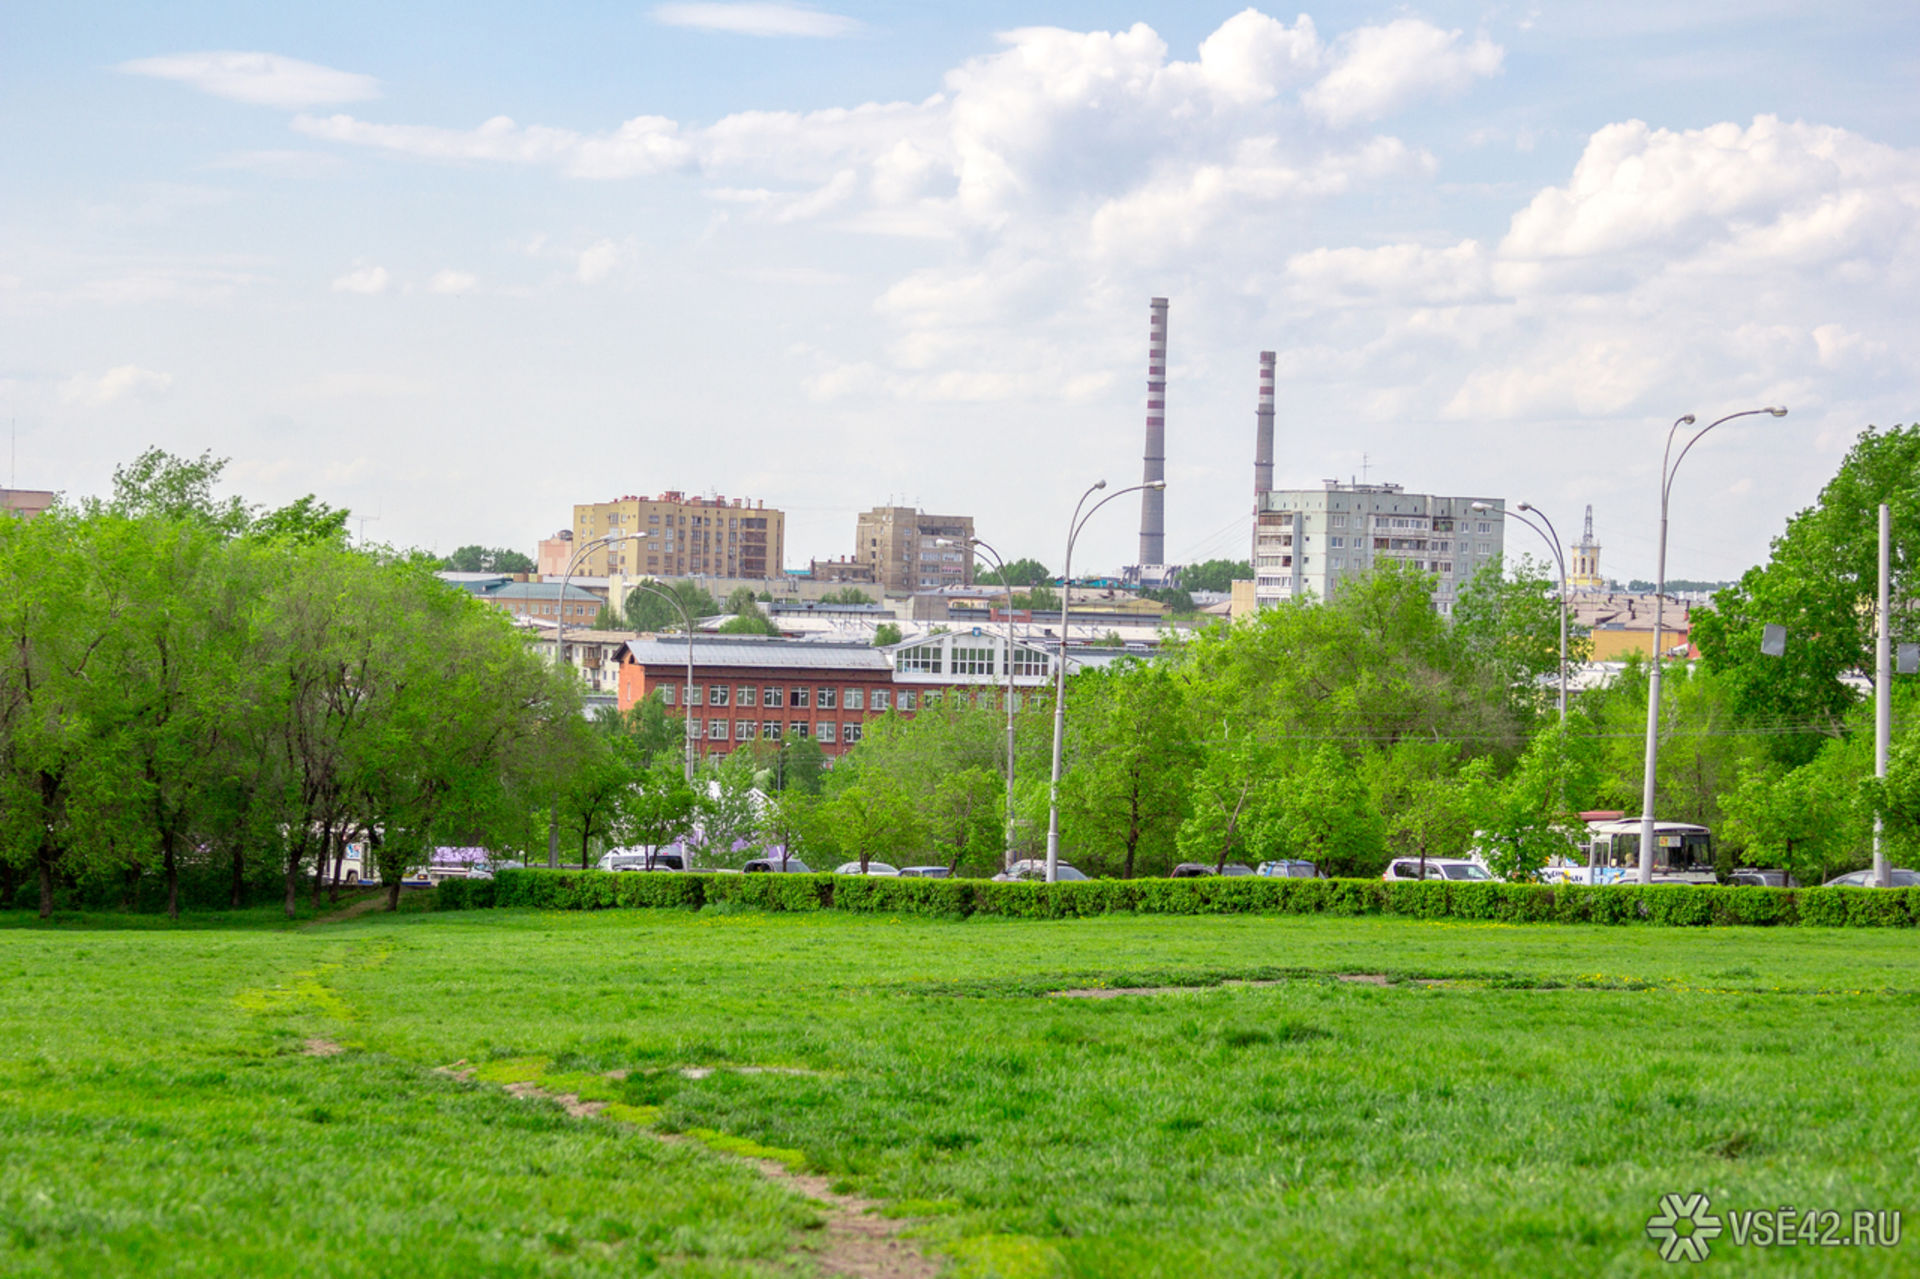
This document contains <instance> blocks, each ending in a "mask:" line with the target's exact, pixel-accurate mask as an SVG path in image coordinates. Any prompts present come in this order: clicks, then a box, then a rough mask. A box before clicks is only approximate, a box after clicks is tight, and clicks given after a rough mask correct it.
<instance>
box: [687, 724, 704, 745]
mask: <svg viewBox="0 0 1920 1279" xmlns="http://www.w3.org/2000/svg"><path fill="white" fill-rule="evenodd" d="M706 726H707V721H705V720H703V719H690V720H688V721H687V736H688V737H691V738H692V739H693V740H694V741H696V742H697V741H699V740H700V730H701V729H703V728H705V727H706Z"/></svg>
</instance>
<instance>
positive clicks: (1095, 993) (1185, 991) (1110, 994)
mask: <svg viewBox="0 0 1920 1279" xmlns="http://www.w3.org/2000/svg"><path fill="white" fill-rule="evenodd" d="M1282 984H1283V983H1282V982H1279V981H1223V982H1218V983H1216V984H1214V985H1211V986H1085V987H1082V988H1080V989H1078V990H1050V991H1048V992H1047V998H1048V999H1118V998H1119V997H1120V996H1122V995H1191V994H1196V993H1199V992H1202V991H1209V990H1225V989H1227V988H1229V987H1239V986H1279V985H1282Z"/></svg>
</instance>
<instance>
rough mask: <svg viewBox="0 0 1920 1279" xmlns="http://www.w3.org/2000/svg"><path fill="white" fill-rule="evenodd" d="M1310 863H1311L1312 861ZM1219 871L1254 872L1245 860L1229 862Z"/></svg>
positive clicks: (1232, 873) (1223, 873)
mask: <svg viewBox="0 0 1920 1279" xmlns="http://www.w3.org/2000/svg"><path fill="white" fill-rule="evenodd" d="M1308 864H1309V865H1311V864H1312V863H1308ZM1219 873H1220V874H1222V875H1226V876H1228V877H1232V876H1234V875H1251V874H1253V867H1251V866H1248V865H1246V864H1245V863H1244V862H1228V863H1227V864H1226V865H1225V866H1222V867H1221V868H1220V872H1219Z"/></svg>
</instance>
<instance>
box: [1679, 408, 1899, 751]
mask: <svg viewBox="0 0 1920 1279" xmlns="http://www.w3.org/2000/svg"><path fill="white" fill-rule="evenodd" d="M1882 502H1885V503H1887V504H1888V505H1889V506H1890V507H1891V512H1892V534H1893V539H1892V542H1893V544H1892V566H1893V567H1892V573H1893V582H1892V594H1893V598H1894V599H1895V600H1910V599H1912V598H1913V597H1914V595H1915V589H1916V587H1920V579H1916V576H1915V575H1916V573H1920V424H1915V425H1911V426H1895V427H1891V428H1888V429H1886V430H1884V431H1883V430H1879V429H1877V428H1873V427H1869V428H1868V429H1867V430H1866V431H1864V432H1862V434H1861V435H1860V437H1859V438H1858V439H1857V440H1856V441H1855V442H1854V445H1853V448H1852V449H1851V450H1850V451H1849V452H1848V454H1847V456H1846V458H1845V460H1844V461H1842V462H1841V464H1840V469H1839V471H1838V473H1837V474H1835V476H1834V477H1833V479H1832V480H1830V481H1828V483H1827V486H1826V487H1825V488H1824V489H1822V490H1821V492H1820V497H1819V499H1818V500H1817V501H1816V502H1815V504H1814V505H1813V506H1811V507H1809V508H1807V509H1806V510H1804V511H1801V512H1800V513H1799V514H1798V515H1795V516H1794V517H1793V518H1792V519H1790V520H1788V521H1787V527H1786V531H1785V532H1784V533H1783V534H1781V535H1780V536H1779V537H1777V538H1775V539H1774V542H1773V549H1772V554H1771V556H1770V557H1769V559H1768V561H1767V563H1766V564H1765V565H1764V566H1762V567H1757V568H1752V569H1749V570H1747V572H1746V573H1745V574H1744V575H1743V576H1742V577H1741V579H1740V581H1739V582H1738V583H1737V584H1735V585H1733V586H1730V587H1728V588H1727V589H1725V590H1723V591H1721V592H1720V593H1719V594H1718V595H1716V596H1715V597H1714V600H1713V605H1712V607H1711V608H1704V609H1696V610H1695V611H1694V614H1693V636H1694V640H1695V642H1696V643H1697V644H1698V645H1699V646H1700V652H1701V654H1702V656H1703V657H1704V658H1705V659H1706V664H1707V666H1708V668H1709V669H1710V670H1712V671H1713V672H1714V673H1715V674H1716V675H1718V676H1719V677H1721V679H1722V680H1724V682H1725V685H1726V687H1727V689H1728V692H1729V695H1730V697H1731V700H1732V704H1733V707H1734V709H1735V711H1736V713H1737V714H1738V716H1739V718H1740V720H1741V722H1742V723H1743V724H1744V725H1746V726H1748V727H1760V728H1770V729H1776V730H1779V731H1778V732H1776V733H1774V734H1773V735H1771V736H1770V737H1768V739H1767V740H1768V742H1769V745H1770V746H1771V748H1772V751H1773V753H1774V755H1775V757H1776V758H1778V759H1780V760H1781V761H1782V762H1783V763H1789V764H1800V763H1804V762H1806V761H1807V760H1809V759H1811V758H1812V757H1813V755H1814V754H1816V753H1817V752H1818V749H1819V745H1820V742H1819V737H1818V736H1817V735H1815V734H1825V735H1827V736H1838V735H1840V734H1841V733H1843V732H1844V731H1845V719H1846V714H1847V711H1848V709H1849V708H1850V707H1851V706H1852V705H1853V703H1854V700H1855V694H1854V692H1853V690H1852V689H1850V688H1849V687H1848V686H1847V685H1846V684H1845V683H1844V682H1843V677H1844V676H1846V675H1847V674H1849V673H1850V672H1854V671H1863V670H1870V669H1871V667H1872V651H1873V626H1874V613H1875V609H1874V607H1873V605H1874V601H1875V599H1876V598H1877V591H1878V581H1879V568H1878V554H1879V551H1878V546H1879V514H1878V510H1879V504H1880V503H1882ZM1768 623H1773V624H1776V625H1780V626H1784V627H1786V629H1787V649H1786V654H1785V655H1784V656H1782V657H1767V656H1765V655H1763V654H1762V653H1761V652H1760V639H1761V632H1762V629H1763V628H1764V627H1765V626H1766V625H1767V624H1768ZM1891 630H1892V632H1893V635H1894V638H1895V640H1896V641H1913V640H1916V639H1920V612H1916V610H1913V609H1910V608H1904V607H1900V608H1895V609H1894V610H1893V613H1892V618H1891ZM1808 729H1810V730H1814V731H1813V733H1809V732H1805V731H1801V730H1808Z"/></svg>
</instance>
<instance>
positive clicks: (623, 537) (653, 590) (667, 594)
mask: <svg viewBox="0 0 1920 1279" xmlns="http://www.w3.org/2000/svg"><path fill="white" fill-rule="evenodd" d="M650 536H652V531H651V530H649V531H647V532H645V533H609V534H607V536H605V537H597V538H595V539H594V540H593V541H591V542H588V543H586V544H585V545H583V546H581V548H580V549H579V550H577V551H575V552H574V553H573V557H572V558H571V559H569V560H568V561H567V571H566V574H565V575H564V576H563V577H561V579H560V626H559V629H558V630H557V631H555V632H554V639H553V649H554V655H555V656H556V657H557V658H558V659H559V660H561V661H565V660H566V639H567V617H566V610H567V583H568V582H569V581H570V580H571V579H572V577H573V570H574V566H575V565H576V564H578V563H579V562H580V557H581V556H583V555H585V554H586V553H587V552H589V551H591V550H592V549H593V548H594V547H596V546H610V545H612V544H613V543H615V542H638V541H639V540H640V539H642V538H644V537H650ZM628 589H630V590H636V591H646V592H647V593H649V594H651V595H658V596H659V597H660V598H661V599H664V600H665V601H667V603H669V604H671V605H673V606H674V608H675V609H677V610H679V613H680V616H681V619H682V620H683V621H684V622H685V623H686V627H687V683H686V691H685V694H684V696H682V698H681V704H680V715H681V720H682V726H683V727H684V728H685V729H686V732H685V734H684V736H685V738H686V774H687V784H688V785H689V786H691V785H692V784H693V615H692V614H691V613H689V612H688V611H687V606H686V604H685V603H683V602H682V601H681V599H680V597H679V596H678V595H675V594H674V593H673V592H672V591H668V590H663V589H662V588H661V587H658V586H655V585H654V584H653V583H651V582H635V583H634V584H633V585H632V586H631V587H630V588H628ZM608 603H609V604H611V603H612V601H611V600H609V601H608ZM549 860H551V858H549Z"/></svg>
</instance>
